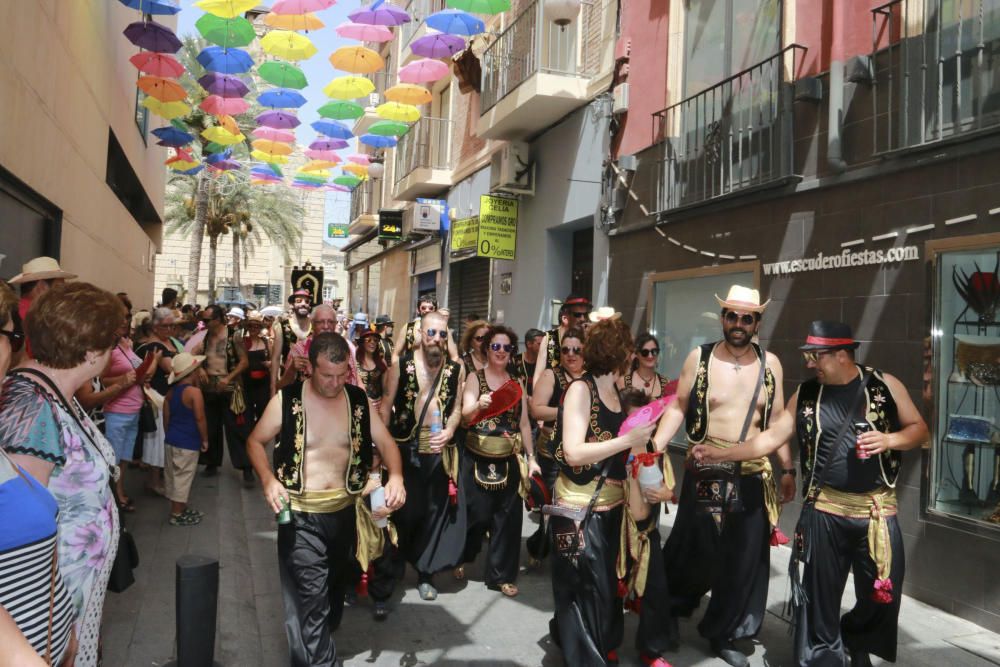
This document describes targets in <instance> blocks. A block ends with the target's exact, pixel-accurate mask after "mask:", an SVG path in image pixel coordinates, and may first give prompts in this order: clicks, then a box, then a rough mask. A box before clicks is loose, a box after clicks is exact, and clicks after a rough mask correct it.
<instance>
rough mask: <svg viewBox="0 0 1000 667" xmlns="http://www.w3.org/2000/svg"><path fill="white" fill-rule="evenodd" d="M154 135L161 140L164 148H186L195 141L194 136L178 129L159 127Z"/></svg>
mask: <svg viewBox="0 0 1000 667" xmlns="http://www.w3.org/2000/svg"><path fill="white" fill-rule="evenodd" d="M153 134H154V135H156V138H157V139H159V140H160V142H162V143H161V145H163V146H184V145H185V144H189V143H191V142H192V141H194V135H193V134H191V133H190V132H184V131H183V130H178V129H177V128H176V127H173V126H171V125H168V126H167V127H158V128H156V129H155V130H153Z"/></svg>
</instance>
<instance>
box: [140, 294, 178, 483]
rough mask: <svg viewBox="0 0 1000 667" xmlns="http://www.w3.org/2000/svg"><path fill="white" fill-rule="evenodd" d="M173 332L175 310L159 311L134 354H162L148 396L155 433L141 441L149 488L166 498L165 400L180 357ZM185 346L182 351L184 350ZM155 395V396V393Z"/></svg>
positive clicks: (152, 371) (143, 331) (142, 333)
mask: <svg viewBox="0 0 1000 667" xmlns="http://www.w3.org/2000/svg"><path fill="white" fill-rule="evenodd" d="M173 331H174V311H172V310H170V309H169V308H162V307H161V308H157V309H156V310H154V311H153V314H152V317H151V318H150V320H149V321H148V322H145V323H143V324H142V325H141V326H140V327H139V328H138V329H137V330H136V332H135V341H136V347H135V354H136V356H137V357H140V358H145V357H146V355H147V354H153V355H156V354H159V355H160V356H159V358H158V359H157V361H156V365H155V366H154V367H153V368H151V369H150V380H149V394H150V396H151V398H152V399H153V403H154V406H153V407H154V409H153V412H154V414H155V416H156V430H155V431H152V432H150V433H143V434H140V435H139V437H140V438H142V439H143V442H142V462H143V463H145V464H146V465H147V466H149V479H148V480H147V481H146V488H147V489H149V490H150V491H152V492H153V493H156V494H158V495H161V496H162V495H163V493H164V489H163V459H164V449H163V397H164V396H166V394H167V390H168V389H169V388H170V385H169V384H168V383H167V378H168V377H170V372H171V361H172V357H173V356H174V355H175V354H177V351H178V350H177V346H176V344H175V343H174V340H173V339H172V338H171V337H170V334H171V333H172V332H173ZM183 349H184V348H183V346H182V347H181V350H182V351H183ZM154 392H155V393H154Z"/></svg>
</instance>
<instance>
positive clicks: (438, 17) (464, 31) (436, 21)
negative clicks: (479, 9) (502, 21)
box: [424, 9, 486, 37]
mask: <svg viewBox="0 0 1000 667" xmlns="http://www.w3.org/2000/svg"><path fill="white" fill-rule="evenodd" d="M424 23H426V24H427V26H428V27H429V28H433V29H434V30H438V31H440V32H443V33H447V34H449V35H466V36H469V37H471V36H472V35H478V34H480V33H482V32H485V31H486V24H485V23H483V21H482V19H477V18H476V17H475V16H473V15H472V14H469V13H468V12H463V11H462V10H460V9H443V10H441V11H440V12H434V13H433V14H431V15H430V16H428V17H427V18H425V19H424Z"/></svg>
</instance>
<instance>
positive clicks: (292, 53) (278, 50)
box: [260, 30, 316, 60]
mask: <svg viewBox="0 0 1000 667" xmlns="http://www.w3.org/2000/svg"><path fill="white" fill-rule="evenodd" d="M260 47H261V48H262V49H264V51H265V52H267V53H269V54H271V55H272V56H277V57H278V58H284V59H285V60H305V59H306V58H312V57H313V56H314V55H316V46H315V45H314V44H313V43H312V41H311V40H310V39H309V38H308V37H306V36H305V35H300V34H299V33H297V32H292V31H290V30H272V31H271V32H269V33H267V34H266V35H264V36H263V37H262V38H261V40H260Z"/></svg>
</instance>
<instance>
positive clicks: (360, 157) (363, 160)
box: [347, 153, 372, 166]
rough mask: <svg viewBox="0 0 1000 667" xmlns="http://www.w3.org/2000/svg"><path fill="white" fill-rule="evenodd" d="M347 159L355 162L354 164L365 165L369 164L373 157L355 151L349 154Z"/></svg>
mask: <svg viewBox="0 0 1000 667" xmlns="http://www.w3.org/2000/svg"><path fill="white" fill-rule="evenodd" d="M347 160H348V161H349V162H353V163H354V164H363V165H365V166H368V165H369V164H371V162H372V159H371V157H370V156H368V155H365V154H364V153H355V154H354V155H348V156H347Z"/></svg>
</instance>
